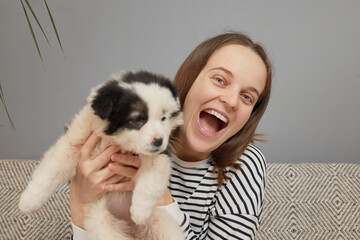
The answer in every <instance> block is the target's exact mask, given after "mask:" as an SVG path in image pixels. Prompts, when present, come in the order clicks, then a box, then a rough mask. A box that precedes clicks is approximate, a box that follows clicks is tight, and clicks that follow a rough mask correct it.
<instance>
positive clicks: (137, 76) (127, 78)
mask: <svg viewBox="0 0 360 240" xmlns="http://www.w3.org/2000/svg"><path fill="white" fill-rule="evenodd" d="M123 81H124V82H126V83H134V82H140V83H144V84H151V83H156V84H158V85H159V86H161V87H165V88H168V89H169V90H170V92H171V93H172V95H173V97H174V98H175V99H176V98H177V96H178V95H177V87H176V86H175V85H174V84H173V83H172V82H171V80H170V79H168V78H166V77H164V76H161V75H157V74H153V73H150V72H147V71H139V72H135V73H133V72H128V73H126V74H125V75H124V76H123Z"/></svg>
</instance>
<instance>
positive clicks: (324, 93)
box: [0, 0, 360, 163]
mask: <svg viewBox="0 0 360 240" xmlns="http://www.w3.org/2000/svg"><path fill="white" fill-rule="evenodd" d="M30 2H31V3H32V4H33V8H34V9H35V11H36V12H37V13H38V15H39V20H40V22H41V23H42V24H43V25H44V27H45V31H46V33H47V34H48V36H49V38H50V41H51V44H52V46H51V48H50V47H49V46H47V44H46V42H45V41H44V39H43V37H41V33H40V31H38V28H37V27H36V28H35V29H36V33H37V36H38V39H39V42H40V48H41V51H42V54H43V58H44V66H45V71H44V69H43V67H42V65H41V61H40V60H39V57H38V55H37V52H36V48H35V45H34V43H33V40H32V38H31V34H30V31H29V28H28V26H27V23H26V19H25V16H24V13H23V10H22V7H21V5H20V1H14V0H1V2H0V82H1V84H2V87H3V91H4V94H5V97H6V102H7V104H8V108H9V111H10V114H11V116H12V118H13V120H14V123H15V125H16V131H15V132H14V131H12V129H11V127H10V124H9V123H8V120H7V118H6V114H5V111H4V108H3V107H2V106H1V105H0V124H1V125H3V126H2V127H0V158H27V159H39V158H41V156H42V153H43V152H44V151H45V150H46V149H47V148H48V147H49V146H50V145H51V144H53V143H54V142H55V140H56V139H57V138H58V137H59V136H60V135H61V134H62V132H63V125H64V124H65V123H66V122H69V121H70V120H71V118H72V116H73V115H74V114H75V113H76V112H77V111H78V110H79V109H80V108H81V106H82V105H83V104H84V103H85V98H86V96H87V95H88V93H89V89H90V88H91V87H93V86H95V85H97V84H98V83H100V82H102V81H104V80H105V79H106V78H107V77H108V76H109V74H110V73H112V72H114V71H115V70H118V69H130V70H137V69H147V70H150V71H154V72H159V73H162V74H164V75H166V76H168V77H171V78H172V77H173V76H174V75H175V73H176V70H177V68H178V67H179V66H180V64H181V63H182V61H183V60H184V59H185V57H186V56H187V55H188V54H189V53H190V51H191V50H192V49H193V48H194V47H195V46H196V45H197V44H198V43H200V42H201V41H202V40H204V39H206V38H208V37H210V36H213V35H214V34H218V33H221V32H223V31H225V30H237V31H242V32H245V33H247V34H249V35H250V36H251V37H252V38H253V39H254V40H255V41H259V42H261V43H262V44H263V45H264V46H265V47H266V49H267V50H268V52H269V55H270V58H271V59H272V62H273V65H274V69H275V71H274V84H273V95H272V99H271V102H270V106H269V108H268V110H267V112H266V114H265V116H264V118H263V120H262V122H261V125H260V127H259V132H263V133H265V134H266V135H267V137H266V138H267V139H268V140H269V142H268V143H267V144H260V145H259V146H260V148H261V149H262V150H263V152H264V153H265V155H266V157H267V161H268V162H271V163H280V162H288V163H290V162H291V163H301V162H352V163H360V124H359V123H360V107H359V103H360V94H359V89H360V47H359V43H360V1H358V0H353V1H350V0H344V1H337V0H316V1H312V0H311V1H310V0H308V1H289V0H283V1H281V0H277V1H265V0H264V1H250V0H249V1H205V0H204V1H168V0H158V1H120V0H112V1H110V0H107V1H97V0H71V1H70V0H62V1H59V0H57V1H56V0H48V3H49V6H50V8H51V10H52V12H53V15H54V18H55V21H56V24H57V27H58V30H59V33H60V35H61V40H62V43H63V46H64V50H65V54H66V60H64V57H63V56H62V53H61V51H60V49H59V47H58V45H57V43H56V36H55V34H54V33H53V31H52V27H51V24H50V20H49V18H48V16H47V13H46V9H45V7H44V4H43V1H30ZM34 24H35V23H34ZM34 26H35V25H34Z"/></svg>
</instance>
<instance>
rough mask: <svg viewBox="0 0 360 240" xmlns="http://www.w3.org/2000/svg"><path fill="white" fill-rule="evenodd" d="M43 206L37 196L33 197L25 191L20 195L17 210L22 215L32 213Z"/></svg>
mask: <svg viewBox="0 0 360 240" xmlns="http://www.w3.org/2000/svg"><path fill="white" fill-rule="evenodd" d="M43 204H44V203H43V201H40V200H39V198H38V196H34V195H33V194H31V192H29V191H25V192H23V193H22V194H21V197H20V201H19V209H20V211H21V212H23V213H32V212H35V211H37V210H39V209H40V208H41V207H42V206H43Z"/></svg>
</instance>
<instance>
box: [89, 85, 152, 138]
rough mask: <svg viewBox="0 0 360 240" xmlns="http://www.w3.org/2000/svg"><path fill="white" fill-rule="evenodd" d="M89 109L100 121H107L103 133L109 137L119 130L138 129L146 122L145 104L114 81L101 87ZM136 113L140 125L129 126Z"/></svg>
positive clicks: (146, 110)
mask: <svg viewBox="0 0 360 240" xmlns="http://www.w3.org/2000/svg"><path fill="white" fill-rule="evenodd" d="M91 107H92V108H93V109H94V112H95V114H96V115H98V116H99V117H100V118H101V119H103V120H107V121H108V122H109V123H108V126H107V128H106V129H105V131H104V132H105V133H106V134H108V135H111V134H113V133H115V132H116V131H118V130H119V129H120V128H136V129H139V128H141V127H142V125H143V124H145V123H146V121H147V116H148V108H147V105H146V103H145V102H144V101H143V100H142V99H141V98H139V97H138V96H137V95H136V94H135V93H134V92H132V91H131V90H129V89H124V88H122V87H120V86H119V85H118V82H117V81H115V80H111V81H108V82H107V83H106V84H105V85H104V86H103V87H101V88H100V89H98V91H97V95H96V96H95V98H94V100H93V102H92V104H91ZM134 111H135V112H136V113H137V115H138V116H141V121H142V122H141V123H142V125H141V124H139V123H138V124H135V125H134V124H133V125H132V124H129V123H130V122H131V121H133V119H131V117H133V116H132V113H133V112H134Z"/></svg>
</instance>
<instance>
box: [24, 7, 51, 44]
mask: <svg viewBox="0 0 360 240" xmlns="http://www.w3.org/2000/svg"><path fill="white" fill-rule="evenodd" d="M25 3H26V5H27V6H28V8H29V9H30V12H31V13H32V15H33V17H34V18H35V20H36V22H37V24H38V26H39V28H40V29H41V32H42V33H43V34H44V37H45V39H46V41H47V43H48V44H49V46H51V45H50V41H49V39H48V37H47V36H46V34H45V32H44V29H43V28H42V26H41V24H40V22H39V20H38V18H37V17H36V14H35V12H34V10H33V9H32V7H31V5H30V3H29V0H25Z"/></svg>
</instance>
